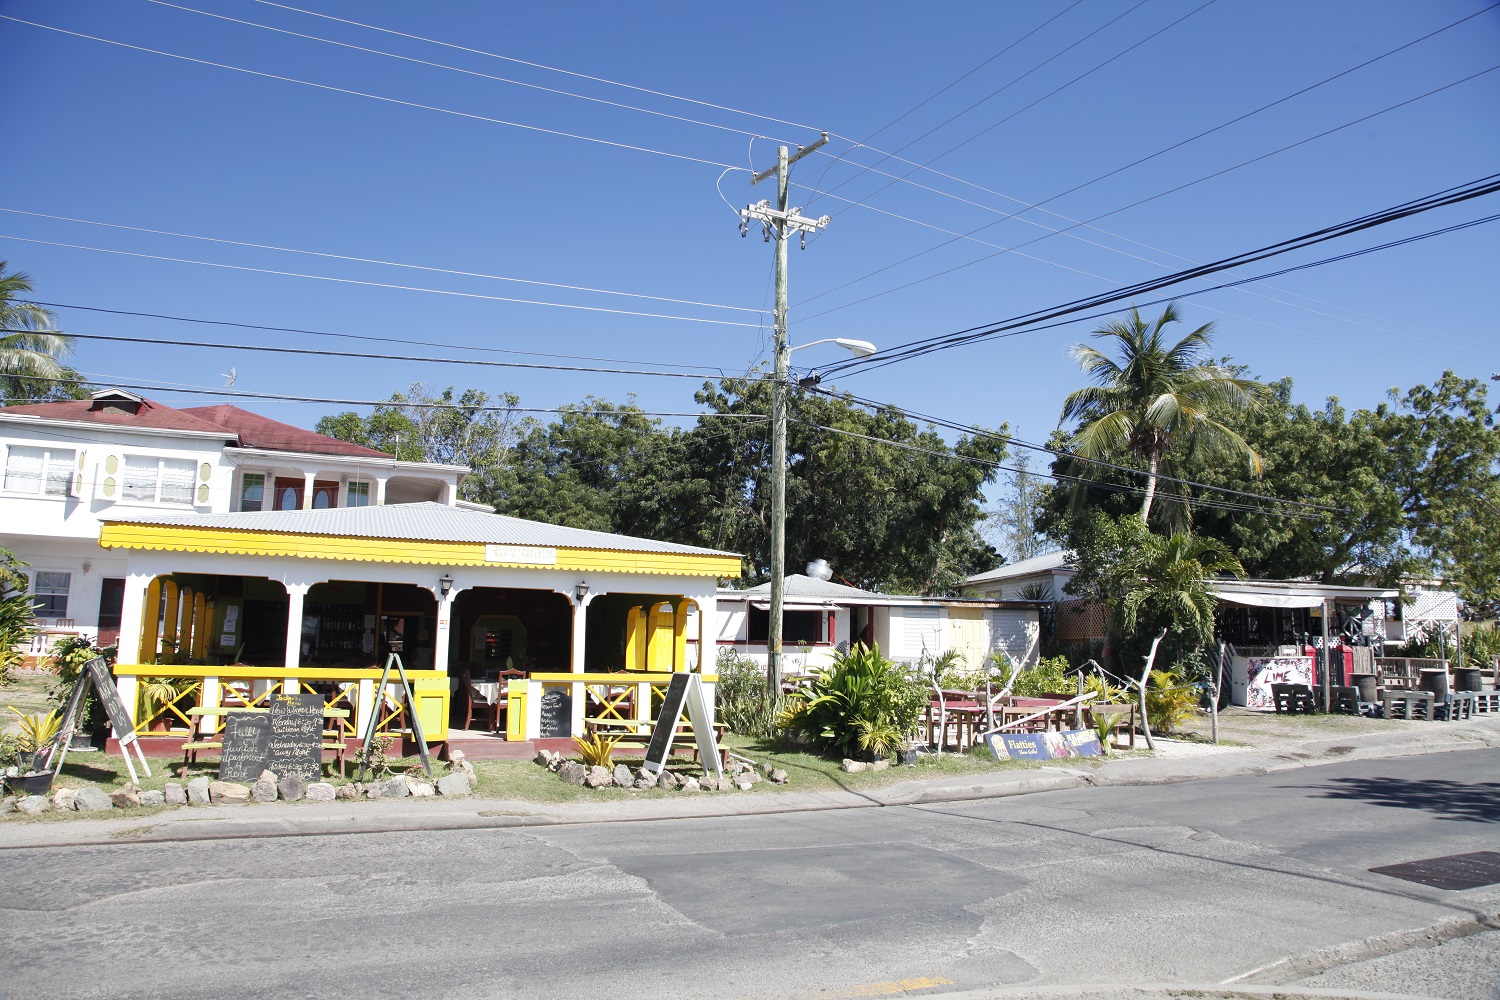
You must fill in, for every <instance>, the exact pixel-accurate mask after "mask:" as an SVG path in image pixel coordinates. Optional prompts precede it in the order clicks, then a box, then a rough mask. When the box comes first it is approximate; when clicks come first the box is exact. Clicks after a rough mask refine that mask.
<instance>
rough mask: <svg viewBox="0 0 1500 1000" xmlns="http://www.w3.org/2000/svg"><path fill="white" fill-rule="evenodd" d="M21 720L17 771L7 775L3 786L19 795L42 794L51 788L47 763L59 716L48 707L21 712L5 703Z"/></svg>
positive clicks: (60, 721) (60, 720) (55, 736)
mask: <svg viewBox="0 0 1500 1000" xmlns="http://www.w3.org/2000/svg"><path fill="white" fill-rule="evenodd" d="M6 707H7V708H8V709H9V710H10V711H11V712H12V713H14V715H15V717H16V718H17V719H19V720H20V726H21V731H20V733H18V734H17V737H16V750H17V755H16V765H15V767H16V771H17V772H18V773H17V774H15V775H7V776H6V778H5V786H6V787H7V788H8V789H10V790H12V791H14V792H16V793H17V794H19V795H45V794H47V793H48V792H49V791H51V790H52V779H53V777H54V775H53V773H52V771H51V768H50V764H51V760H50V756H51V755H50V753H48V751H49V750H50V748H51V744H52V741H53V740H54V739H56V738H57V730H58V727H60V726H61V725H62V717H61V716H59V715H58V714H57V712H56V711H55V710H54V711H51V712H48V713H47V714H46V715H42V714H41V713H39V712H38V713H36V714H33V715H23V714H22V713H21V712H20V711H19V710H18V709H16V708H15V707H14V706H6Z"/></svg>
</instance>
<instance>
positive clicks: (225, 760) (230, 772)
mask: <svg viewBox="0 0 1500 1000" xmlns="http://www.w3.org/2000/svg"><path fill="white" fill-rule="evenodd" d="M270 764H271V716H270V715H269V714H268V713H266V712H230V713H228V714H227V715H225V716H224V749H223V752H222V753H221V754H220V757H219V780H220V781H255V780H256V779H257V778H259V777H260V775H261V772H262V771H264V770H266V769H267V768H268V767H269V766H270Z"/></svg>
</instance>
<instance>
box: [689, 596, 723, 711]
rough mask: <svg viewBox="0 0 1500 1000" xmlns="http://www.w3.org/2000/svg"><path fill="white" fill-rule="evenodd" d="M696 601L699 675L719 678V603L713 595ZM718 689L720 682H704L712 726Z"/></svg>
mask: <svg viewBox="0 0 1500 1000" xmlns="http://www.w3.org/2000/svg"><path fill="white" fill-rule="evenodd" d="M694 600H695V601H696V602H697V604H698V673H700V674H713V675H715V676H717V672H718V669H719V668H718V660H719V606H718V602H717V601H716V600H715V599H714V595H713V594H712V593H710V594H709V595H708V596H707V597H697V598H694ZM717 687H718V681H714V682H712V683H710V682H708V681H704V682H703V701H704V704H706V705H707V706H708V721H709V724H710V725H712V724H713V723H715V722H717V721H718V718H717V714H716V710H715V706H714V693H715V690H716V689H717Z"/></svg>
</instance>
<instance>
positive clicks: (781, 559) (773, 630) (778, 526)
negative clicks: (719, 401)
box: [766, 319, 875, 698]
mask: <svg viewBox="0 0 1500 1000" xmlns="http://www.w3.org/2000/svg"><path fill="white" fill-rule="evenodd" d="M776 334H777V336H776V378H775V380H774V381H772V383H771V609H770V615H771V621H770V623H769V627H768V628H767V630H766V688H767V690H769V691H770V694H771V697H772V698H777V697H780V695H781V609H782V605H783V603H784V602H785V598H786V381H787V370H788V369H789V368H790V367H791V364H790V362H791V357H792V354H793V352H795V351H800V350H803V349H804V348H808V347H817V346H818V345H819V344H837V345H839V346H840V347H842V348H843V349H844V350H846V351H848V352H849V353H850V354H853V355H854V356H855V357H856V358H866V357H869V356H870V355H871V354H874V353H875V345H874V344H872V343H870V342H869V341H868V340H851V339H849V338H848V337H827V338H825V339H823V340H814V341H813V342H812V343H810V344H802V345H800V346H798V347H792V346H790V345H789V344H788V343H787V342H786V325H785V320H784V319H783V320H782V322H779V323H777V328H776Z"/></svg>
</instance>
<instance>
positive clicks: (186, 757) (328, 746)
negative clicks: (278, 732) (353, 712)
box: [181, 705, 349, 779]
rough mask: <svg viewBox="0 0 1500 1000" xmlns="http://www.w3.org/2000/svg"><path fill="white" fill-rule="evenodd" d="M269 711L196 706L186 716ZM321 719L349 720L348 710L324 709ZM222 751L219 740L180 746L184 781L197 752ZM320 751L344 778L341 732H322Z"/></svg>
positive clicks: (343, 747)
mask: <svg viewBox="0 0 1500 1000" xmlns="http://www.w3.org/2000/svg"><path fill="white" fill-rule="evenodd" d="M269 711H270V709H268V708H251V707H249V706H246V705H220V706H218V707H203V706H198V707H196V708H190V709H188V712H187V714H188V715H189V716H191V717H192V718H194V719H201V718H205V717H208V718H218V717H221V716H225V715H228V714H229V713H230V712H252V713H255V714H257V715H264V714H265V713H266V712H269ZM323 718H325V719H347V718H349V710H348V709H345V708H330V709H326V710H325V711H324V712H323ZM223 749H224V741H223V740H221V739H206V740H205V739H198V740H189V741H188V742H186V743H184V744H183V745H182V771H181V773H182V777H183V778H184V779H186V778H187V769H188V765H190V764H196V763H198V754H199V752H201V751H204V750H223ZM322 749H323V751H324V752H325V753H327V752H329V751H332V753H333V757H334V760H336V761H338V762H339V777H340V778H342V777H344V754H345V753H346V752H347V751H348V745H347V744H346V743H345V741H344V734H343V732H342V731H341V730H339V729H337V728H335V729H332V730H324V732H323V746H322Z"/></svg>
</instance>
